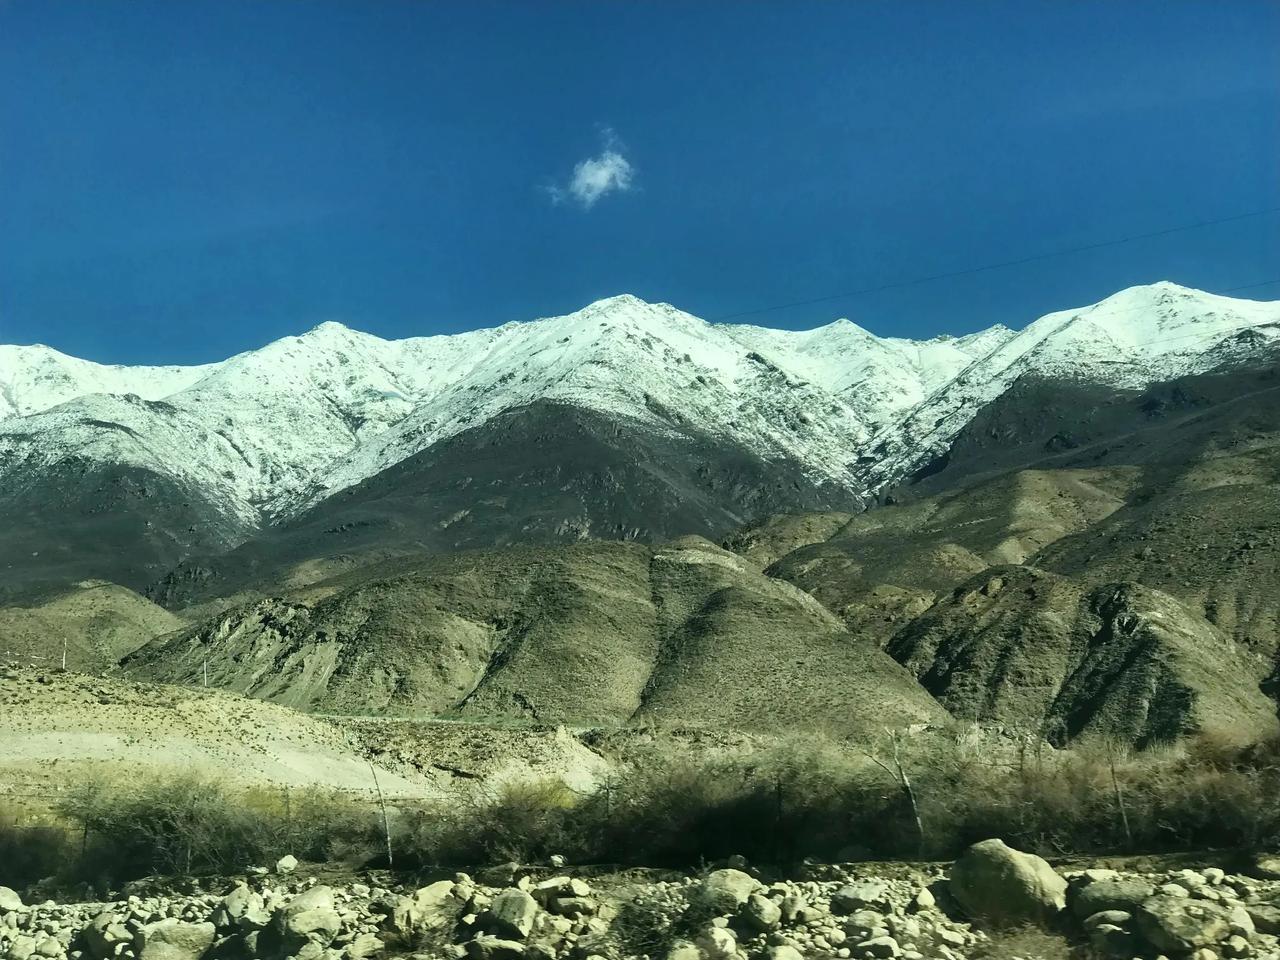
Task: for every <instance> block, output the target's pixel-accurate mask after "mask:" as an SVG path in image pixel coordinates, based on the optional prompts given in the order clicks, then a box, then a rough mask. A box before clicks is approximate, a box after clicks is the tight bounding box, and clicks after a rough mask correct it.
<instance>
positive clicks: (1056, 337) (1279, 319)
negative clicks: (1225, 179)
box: [858, 282, 1280, 493]
mask: <svg viewBox="0 0 1280 960" xmlns="http://www.w3.org/2000/svg"><path fill="white" fill-rule="evenodd" d="M1275 347H1280V301H1271V302H1258V301H1251V300H1238V299H1233V298H1230V297H1222V296H1217V295H1214V294H1210V293H1204V292H1202V291H1199V290H1191V289H1188V288H1186V287H1181V286H1178V285H1177V284H1173V283H1168V282H1160V283H1155V284H1150V285H1146V286H1138V287H1130V288H1128V289H1126V290H1122V291H1120V292H1119V293H1116V294H1114V295H1113V296H1110V297H1108V298H1107V299H1106V300H1103V301H1101V302H1100V303H1096V304H1094V305H1093V306H1090V307H1083V308H1080V309H1076V310H1062V311H1059V312H1057V313H1051V314H1048V315H1047V316H1044V317H1041V318H1040V319H1039V320H1036V321H1035V322H1034V323H1031V324H1029V325H1028V326H1027V327H1026V328H1024V329H1023V330H1022V331H1021V332H1020V333H1017V334H1015V335H1013V336H1011V337H1009V338H1007V339H1005V340H1004V341H1003V342H1002V343H998V344H996V345H995V347H994V349H992V350H991V351H990V352H989V353H987V355H986V356H984V357H982V358H981V359H979V360H977V361H976V362H974V363H973V364H972V365H971V366H969V367H967V368H966V369H965V370H963V371H962V372H961V373H960V374H959V375H958V376H956V377H955V378H954V379H953V380H952V381H951V382H949V383H948V384H946V386H944V387H943V388H942V389H940V390H938V391H936V392H935V393H934V394H933V395H932V396H930V397H928V398H927V399H926V400H924V401H923V402H922V403H920V404H919V405H918V406H917V407H915V408H914V409H913V410H912V411H911V412H910V414H909V415H908V416H906V417H905V418H903V419H902V420H901V421H900V422H898V423H894V424H890V425H888V426H886V427H884V428H882V429H881V430H880V431H879V432H878V433H877V434H876V436H875V437H874V438H873V440H872V442H871V444H870V447H871V451H872V456H873V457H874V460H873V461H871V462H869V463H868V465H866V466H864V467H863V468H862V469H860V470H859V471H858V477H859V481H860V484H861V486H863V488H864V489H865V490H867V491H868V492H870V493H875V492H877V491H878V490H881V489H883V488H884V487H886V486H888V485H890V484H892V483H895V482H897V481H898V480H901V479H902V478H904V477H906V476H909V475H910V474H911V473H913V472H914V471H915V470H917V469H918V468H920V467H921V466H923V465H924V464H926V463H928V462H929V461H931V460H932V459H934V458H935V457H937V456H939V455H940V454H942V453H943V452H944V451H945V450H946V448H947V445H948V444H949V443H950V442H951V440H952V439H953V438H954V437H955V436H956V434H957V433H959V432H960V430H961V429H962V428H963V427H964V426H965V424H967V423H968V422H969V421H970V420H971V419H972V418H973V416H974V414H976V413H977V411H978V410H979V409H981V408H982V406H984V405H985V404H986V403H988V402H990V401H991V400H994V399H995V398H996V397H998V396H999V395H1000V394H1002V393H1003V392H1004V391H1005V390H1007V389H1008V388H1009V386H1010V385H1011V384H1012V383H1013V382H1014V381H1015V380H1016V379H1018V378H1019V377H1021V376H1023V375H1025V374H1033V375H1037V376H1042V377H1054V378H1064V379H1079V380H1086V381H1090V382H1094V383H1103V384H1110V385H1114V386H1117V387H1133V388H1136V387H1142V386H1145V385H1146V384H1149V383H1153V382H1156V381H1159V380H1167V379H1170V378H1172V377H1178V376H1183V375H1186V374H1189V373H1196V372H1200V371H1204V370H1208V369H1211V368H1212V367H1214V366H1217V365H1219V364H1221V363H1223V362H1230V361H1238V360H1243V359H1246V358H1248V357H1249V356H1251V355H1257V354H1258V353H1259V352H1260V351H1262V350H1266V349H1270V348H1275Z"/></svg>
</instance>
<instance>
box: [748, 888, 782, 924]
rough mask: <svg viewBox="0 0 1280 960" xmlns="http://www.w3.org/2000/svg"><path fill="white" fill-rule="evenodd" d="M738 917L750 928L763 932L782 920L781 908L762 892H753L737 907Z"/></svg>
mask: <svg viewBox="0 0 1280 960" xmlns="http://www.w3.org/2000/svg"><path fill="white" fill-rule="evenodd" d="M738 917H739V919H741V920H742V922H743V923H744V924H746V925H747V926H748V927H750V928H751V929H752V930H755V931H757V932H759V933H765V932H767V931H769V930H772V929H773V928H774V927H776V926H777V925H778V924H779V923H781V922H782V908H781V907H779V906H778V905H777V904H776V903H774V902H773V901H772V900H770V899H769V898H768V897H766V896H764V894H760V893H753V894H751V896H749V897H747V902H746V903H744V904H743V905H742V906H741V907H739V908H738Z"/></svg>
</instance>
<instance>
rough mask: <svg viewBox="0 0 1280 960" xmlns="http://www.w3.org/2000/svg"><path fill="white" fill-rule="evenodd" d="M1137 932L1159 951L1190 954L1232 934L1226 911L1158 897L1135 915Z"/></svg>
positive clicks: (1171, 898)
mask: <svg viewBox="0 0 1280 960" xmlns="http://www.w3.org/2000/svg"><path fill="white" fill-rule="evenodd" d="M1134 920H1135V923H1136V926H1137V928H1138V932H1139V933H1140V934H1141V935H1142V937H1143V939H1145V940H1146V941H1147V942H1148V943H1150V944H1151V945H1152V946H1153V947H1155V948H1156V949H1157V950H1162V951H1164V952H1165V953H1190V952H1192V951H1194V950H1197V949H1199V948H1201V947H1211V946H1213V945H1214V944H1216V943H1219V942H1221V941H1222V940H1225V939H1226V938H1227V937H1228V936H1229V935H1230V933H1231V922H1230V920H1229V919H1228V918H1227V911H1226V910H1224V909H1223V908H1222V907H1220V906H1218V905H1217V904H1213V903H1207V902H1204V901H1201V900H1189V899H1183V898H1181V897H1170V896H1165V895H1162V894H1157V895H1156V896H1154V897H1151V898H1150V899H1148V900H1146V901H1145V902H1144V903H1143V904H1142V905H1141V906H1139V907H1138V909H1137V910H1136V911H1135V912H1134Z"/></svg>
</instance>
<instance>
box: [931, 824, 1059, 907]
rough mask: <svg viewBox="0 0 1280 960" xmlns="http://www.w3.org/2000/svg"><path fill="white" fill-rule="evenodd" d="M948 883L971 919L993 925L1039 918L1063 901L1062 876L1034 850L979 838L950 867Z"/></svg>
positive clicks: (1001, 841)
mask: <svg viewBox="0 0 1280 960" xmlns="http://www.w3.org/2000/svg"><path fill="white" fill-rule="evenodd" d="M948 887H949V889H950V891H951V895H952V896H953V897H955V899H956V902H957V903H959V904H960V906H961V907H962V908H963V909H964V910H965V912H966V913H968V914H969V915H970V916H971V917H974V918H975V919H982V920H987V921H989V922H991V923H995V924H998V925H1016V924H1022V923H1029V922H1031V923H1038V922H1043V921H1045V920H1048V919H1050V918H1052V917H1053V916H1055V915H1057V914H1058V913H1059V912H1060V911H1061V910H1062V909H1063V908H1064V907H1065V906H1066V903H1067V881H1066V880H1064V879H1063V878H1062V877H1060V876H1059V875H1058V874H1057V873H1056V872H1055V871H1054V869H1053V867H1051V866H1049V864H1048V863H1047V862H1046V861H1045V860H1044V859H1042V858H1041V857H1037V856H1036V855H1035V854H1031V853H1022V852H1021V851H1019V850H1014V849H1013V848H1012V847H1010V846H1008V845H1007V844H1005V842H1004V841H1003V840H983V841H981V842H980V843H975V844H974V845H973V846H971V847H970V848H969V849H968V850H966V851H965V852H964V853H963V854H962V855H961V856H960V859H959V860H957V861H956V862H955V864H954V865H953V866H952V867H951V874H950V877H949V880H948Z"/></svg>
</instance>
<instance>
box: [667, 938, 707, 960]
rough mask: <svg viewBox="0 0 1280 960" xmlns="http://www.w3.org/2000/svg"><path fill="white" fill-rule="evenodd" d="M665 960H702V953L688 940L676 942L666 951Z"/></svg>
mask: <svg viewBox="0 0 1280 960" xmlns="http://www.w3.org/2000/svg"><path fill="white" fill-rule="evenodd" d="M667 960H702V951H701V950H699V949H698V948H697V947H696V946H694V945H693V944H692V943H690V942H689V941H688V940H677V941H676V942H675V943H673V944H672V945H671V949H670V950H668V951H667Z"/></svg>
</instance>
